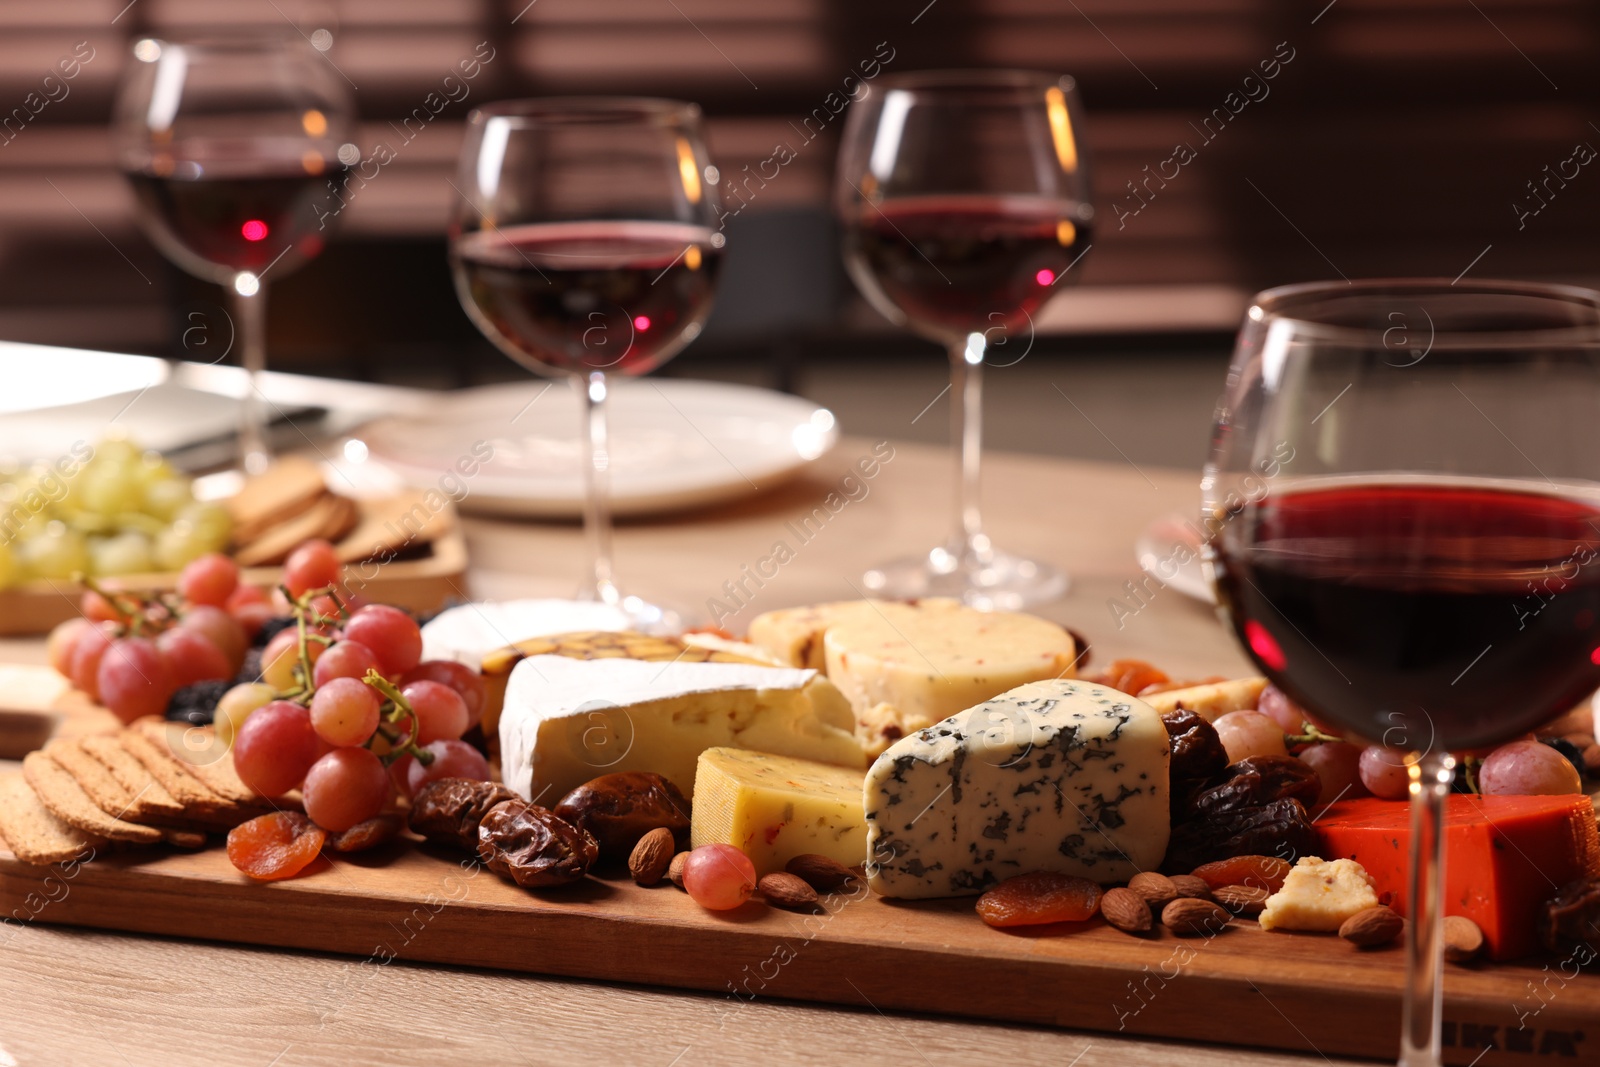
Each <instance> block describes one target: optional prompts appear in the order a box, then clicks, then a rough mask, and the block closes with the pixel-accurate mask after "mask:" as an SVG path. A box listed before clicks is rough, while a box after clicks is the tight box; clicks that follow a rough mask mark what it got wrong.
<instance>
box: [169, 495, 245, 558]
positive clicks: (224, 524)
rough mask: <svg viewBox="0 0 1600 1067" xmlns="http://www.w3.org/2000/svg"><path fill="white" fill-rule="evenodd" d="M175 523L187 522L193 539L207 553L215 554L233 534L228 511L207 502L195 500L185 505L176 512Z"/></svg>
mask: <svg viewBox="0 0 1600 1067" xmlns="http://www.w3.org/2000/svg"><path fill="white" fill-rule="evenodd" d="M175 521H176V522H187V523H188V524H189V525H190V526H192V527H193V528H194V535H195V537H197V538H198V539H199V540H200V541H202V542H203V543H204V544H205V545H206V546H207V547H206V551H208V552H215V551H217V550H218V549H220V548H222V547H223V546H224V545H226V544H227V543H228V536H229V535H230V534H232V533H233V519H232V518H231V517H230V516H229V515H228V509H227V508H225V507H223V506H222V505H221V504H216V503H213V502H211V501H209V500H197V501H195V502H194V503H192V504H187V505H185V506H184V507H183V508H181V509H180V510H179V511H178V517H177V519H176V520H175Z"/></svg>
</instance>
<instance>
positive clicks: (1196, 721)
mask: <svg viewBox="0 0 1600 1067" xmlns="http://www.w3.org/2000/svg"><path fill="white" fill-rule="evenodd" d="M1161 721H1162V723H1163V724H1165V725H1166V728H1167V736H1168V737H1170V738H1172V766H1171V770H1170V772H1169V773H1170V776H1171V778H1172V780H1173V781H1174V782H1180V781H1194V780H1197V779H1201V780H1203V779H1210V778H1214V777H1216V776H1217V775H1219V774H1221V773H1222V772H1223V770H1224V769H1225V768H1226V767H1227V766H1228V752H1227V749H1225V748H1223V747H1222V738H1220V737H1218V736H1217V728H1216V727H1214V726H1212V725H1211V724H1210V723H1209V722H1207V721H1206V720H1204V719H1202V718H1201V717H1200V716H1198V715H1196V714H1195V713H1194V712H1192V711H1189V710H1188V709H1186V708H1179V709H1178V710H1177V711H1169V712H1167V713H1166V714H1165V715H1163V716H1161Z"/></svg>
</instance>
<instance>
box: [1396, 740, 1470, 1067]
mask: <svg viewBox="0 0 1600 1067" xmlns="http://www.w3.org/2000/svg"><path fill="white" fill-rule="evenodd" d="M1455 769H1456V761H1455V757H1453V756H1451V755H1450V754H1449V753H1448V752H1434V751H1431V750H1430V751H1428V752H1425V753H1423V754H1422V756H1421V757H1419V758H1418V759H1417V760H1416V761H1415V762H1413V763H1412V764H1411V768H1410V771H1411V882H1410V885H1409V894H1408V896H1407V899H1408V900H1410V902H1411V921H1410V923H1409V924H1407V926H1406V989H1405V1002H1404V1006H1403V1008H1402V1010H1401V1017H1400V1061H1399V1067H1438V1064H1439V1021H1440V1017H1441V1014H1442V1011H1443V1007H1444V985H1443V975H1442V973H1441V972H1442V970H1443V959H1444V874H1445V870H1444V865H1445V857H1444V805H1445V798H1446V797H1448V796H1449V795H1450V784H1451V782H1452V780H1453V779H1454V778H1455Z"/></svg>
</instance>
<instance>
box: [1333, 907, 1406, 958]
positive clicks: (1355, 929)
mask: <svg viewBox="0 0 1600 1067" xmlns="http://www.w3.org/2000/svg"><path fill="white" fill-rule="evenodd" d="M1405 928H1406V921H1405V920H1404V919H1402V918H1401V917H1400V913H1399V912H1397V911H1395V910H1394V909H1393V908H1386V907H1384V906H1383V905H1382V904H1380V905H1378V906H1377V907H1375V908H1367V909H1366V910H1365V911H1358V912H1356V913H1355V914H1354V915H1352V916H1350V918H1348V919H1346V920H1345V921H1344V925H1343V926H1341V927H1339V936H1340V937H1342V938H1344V939H1345V940H1346V941H1348V942H1350V943H1351V944H1352V945H1356V946H1359V947H1360V948H1378V947H1380V946H1382V945H1387V944H1388V943H1389V942H1391V941H1393V940H1394V939H1395V938H1397V937H1399V936H1400V931H1402V930H1404V929H1405Z"/></svg>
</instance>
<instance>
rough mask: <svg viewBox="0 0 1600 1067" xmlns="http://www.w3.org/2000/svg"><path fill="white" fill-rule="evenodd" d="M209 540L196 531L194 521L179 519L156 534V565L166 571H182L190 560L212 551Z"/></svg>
mask: <svg viewBox="0 0 1600 1067" xmlns="http://www.w3.org/2000/svg"><path fill="white" fill-rule="evenodd" d="M207 545H208V542H206V541H205V540H203V539H202V538H201V537H200V535H199V534H198V533H197V532H196V530H195V526H194V524H193V523H191V522H189V521H187V520H185V519H179V520H178V521H177V522H175V523H173V524H172V525H171V526H169V527H167V528H166V529H165V530H162V531H161V532H160V533H159V534H157V535H156V546H155V556H156V567H157V568H158V569H160V570H164V571H181V570H183V568H184V566H185V565H186V564H188V563H189V561H190V560H195V559H199V558H200V557H201V556H203V555H205V554H206V553H207V552H209V551H211V549H210V548H209V547H207Z"/></svg>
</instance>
